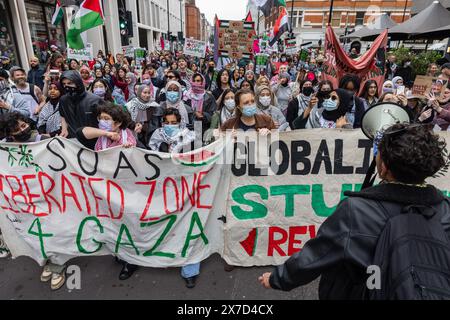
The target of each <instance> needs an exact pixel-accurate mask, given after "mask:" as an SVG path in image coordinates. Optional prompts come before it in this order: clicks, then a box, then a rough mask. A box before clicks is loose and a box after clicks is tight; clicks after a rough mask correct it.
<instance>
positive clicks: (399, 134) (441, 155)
mask: <svg viewBox="0 0 450 320" xmlns="http://www.w3.org/2000/svg"><path fill="white" fill-rule="evenodd" d="M379 151H380V157H381V159H382V160H383V162H384V164H385V165H386V166H387V168H388V169H389V170H390V171H391V173H392V175H393V176H394V178H395V179H396V180H398V181H399V182H403V183H408V184H419V183H423V182H424V181H425V179H426V178H428V177H431V176H433V175H435V174H436V173H437V172H438V171H439V170H441V169H442V168H443V167H444V166H445V165H446V164H447V163H448V161H449V159H448V155H447V151H446V142H445V140H443V139H441V138H440V137H439V136H438V135H436V134H434V133H433V131H432V130H430V128H429V126H427V125H417V124H412V125H409V124H395V125H393V126H392V127H390V128H389V129H387V130H386V131H385V132H384V135H383V138H382V139H381V141H380V144H379Z"/></svg>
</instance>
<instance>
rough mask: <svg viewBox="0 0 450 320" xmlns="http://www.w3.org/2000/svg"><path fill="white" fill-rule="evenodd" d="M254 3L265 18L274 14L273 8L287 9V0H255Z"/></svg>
mask: <svg viewBox="0 0 450 320" xmlns="http://www.w3.org/2000/svg"><path fill="white" fill-rule="evenodd" d="M253 3H254V4H255V5H256V6H257V7H258V9H259V10H261V11H262V13H264V16H265V17H269V16H270V13H271V12H272V8H274V7H275V8H278V7H286V1H285V0H253Z"/></svg>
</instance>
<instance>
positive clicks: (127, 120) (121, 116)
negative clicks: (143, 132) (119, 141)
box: [97, 101, 131, 130]
mask: <svg viewBox="0 0 450 320" xmlns="http://www.w3.org/2000/svg"><path fill="white" fill-rule="evenodd" d="M102 113H106V114H108V115H110V116H111V118H112V119H113V120H114V121H115V122H121V123H122V124H121V125H120V129H122V130H125V129H126V128H128V126H129V125H130V124H131V116H130V114H129V113H128V112H126V111H125V110H123V108H122V107H121V106H118V105H116V104H114V103H112V102H109V101H102V102H100V103H99V105H98V107H97V117H99V116H100V115H101V114H102Z"/></svg>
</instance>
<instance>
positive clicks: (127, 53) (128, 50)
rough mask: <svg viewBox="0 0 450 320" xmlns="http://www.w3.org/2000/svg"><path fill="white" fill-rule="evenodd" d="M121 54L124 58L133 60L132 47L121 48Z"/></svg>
mask: <svg viewBox="0 0 450 320" xmlns="http://www.w3.org/2000/svg"><path fill="white" fill-rule="evenodd" d="M122 52H123V54H124V56H125V57H132V58H134V47H133V46H123V47H122Z"/></svg>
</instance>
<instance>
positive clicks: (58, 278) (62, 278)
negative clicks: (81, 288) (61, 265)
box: [50, 271, 66, 290]
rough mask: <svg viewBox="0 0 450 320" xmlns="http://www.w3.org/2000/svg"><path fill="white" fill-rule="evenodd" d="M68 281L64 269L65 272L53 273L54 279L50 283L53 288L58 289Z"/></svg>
mask: <svg viewBox="0 0 450 320" xmlns="http://www.w3.org/2000/svg"><path fill="white" fill-rule="evenodd" d="M65 282H66V273H65V271H63V273H53V274H52V281H51V283H50V288H51V289H52V290H58V289H59V288H61V287H62V286H63V285H64V283H65Z"/></svg>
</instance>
